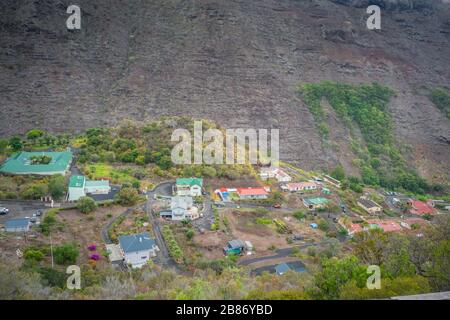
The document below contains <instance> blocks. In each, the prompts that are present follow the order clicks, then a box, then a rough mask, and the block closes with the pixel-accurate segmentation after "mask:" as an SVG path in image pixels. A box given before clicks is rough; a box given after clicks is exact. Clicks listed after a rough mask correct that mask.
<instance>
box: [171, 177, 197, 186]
mask: <svg viewBox="0 0 450 320" xmlns="http://www.w3.org/2000/svg"><path fill="white" fill-rule="evenodd" d="M177 185H183V186H195V185H197V186H200V187H201V186H203V179H202V178H177Z"/></svg>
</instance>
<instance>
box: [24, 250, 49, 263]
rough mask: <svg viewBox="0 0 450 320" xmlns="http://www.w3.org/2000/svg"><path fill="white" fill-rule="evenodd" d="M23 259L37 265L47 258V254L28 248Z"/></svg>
mask: <svg viewBox="0 0 450 320" xmlns="http://www.w3.org/2000/svg"><path fill="white" fill-rule="evenodd" d="M23 257H24V258H25V260H26V261H28V262H32V263H37V262H40V261H41V260H42V259H43V258H44V257H45V254H44V253H43V252H42V251H41V250H38V249H33V248H28V249H26V250H25V252H24V254H23Z"/></svg>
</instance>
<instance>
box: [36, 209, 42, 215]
mask: <svg viewBox="0 0 450 320" xmlns="http://www.w3.org/2000/svg"><path fill="white" fill-rule="evenodd" d="M36 216H37V217H40V216H42V209H38V210H37V211H36Z"/></svg>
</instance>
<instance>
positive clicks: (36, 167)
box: [0, 151, 72, 174]
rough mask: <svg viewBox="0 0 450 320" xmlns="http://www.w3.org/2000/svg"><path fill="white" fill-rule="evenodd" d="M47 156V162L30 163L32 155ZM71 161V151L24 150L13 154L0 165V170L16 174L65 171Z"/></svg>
mask: <svg viewBox="0 0 450 320" xmlns="http://www.w3.org/2000/svg"><path fill="white" fill-rule="evenodd" d="M41 156H48V157H50V158H51V160H50V163H49V164H31V158H32V157H41ZM71 161H72V152H70V151H63V152H26V151H22V152H19V153H17V154H14V155H13V156H12V157H10V158H9V159H7V160H6V161H5V163H4V164H3V165H2V166H0V171H1V172H7V173H16V174H20V173H22V174H32V173H36V174H39V173H43V172H61V171H65V170H66V169H67V167H68V166H69V164H70V162H71Z"/></svg>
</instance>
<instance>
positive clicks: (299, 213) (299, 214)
mask: <svg viewBox="0 0 450 320" xmlns="http://www.w3.org/2000/svg"><path fill="white" fill-rule="evenodd" d="M294 217H295V218H296V219H298V220H302V219H305V217H306V214H305V212H304V211H302V210H300V211H296V212H294Z"/></svg>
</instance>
